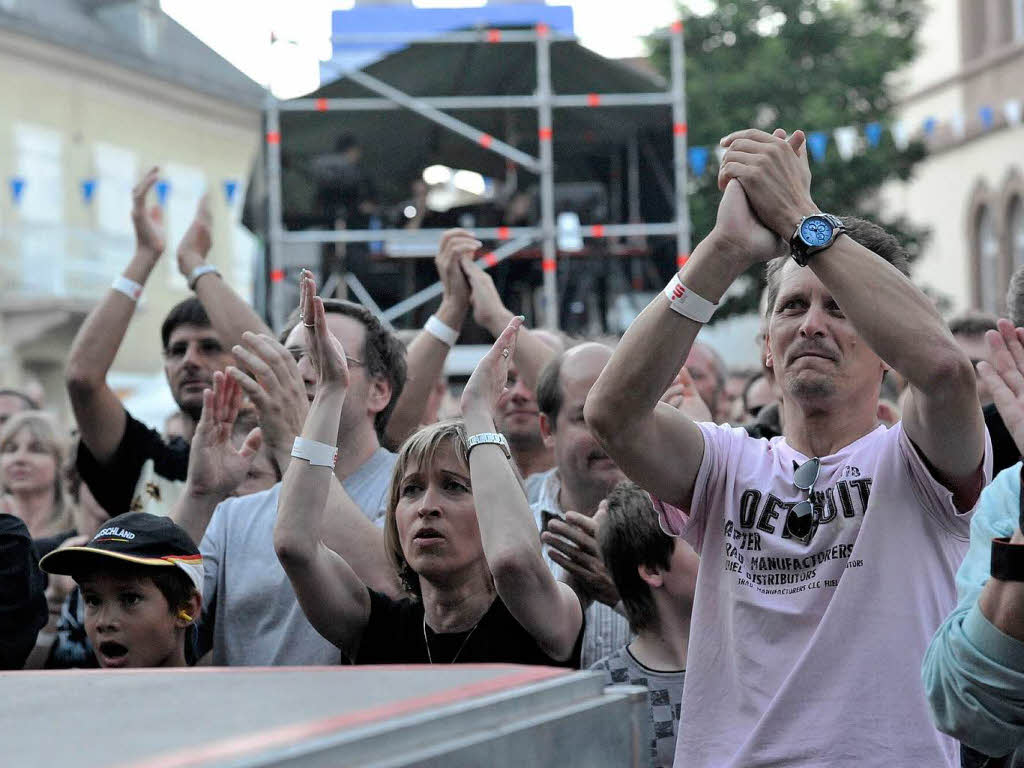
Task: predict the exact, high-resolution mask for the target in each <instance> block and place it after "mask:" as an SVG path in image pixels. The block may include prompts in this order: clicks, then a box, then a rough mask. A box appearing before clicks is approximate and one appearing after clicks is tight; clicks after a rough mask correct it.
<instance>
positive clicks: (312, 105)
mask: <svg viewBox="0 0 1024 768" xmlns="http://www.w3.org/2000/svg"><path fill="white" fill-rule="evenodd" d="M347 74H348V73H346V72H343V71H339V72H338V76H339V77H342V76H346V75H347ZM416 100H417V101H418V102H419V103H420V104H424V105H426V106H428V107H434V108H435V109H447V110H455V109H531V108H533V107H536V106H537V96H536V95H535V94H534V95H529V96H418V97H416ZM671 103H672V94H671V93H670V92H665V93H659V92H656V91H655V92H650V93H567V94H556V95H552V97H551V106H552V107H554V108H555V109H575V108H580V109H595V108H597V109H600V108H601V107H656V106H658V105H660V104H664V105H670V104H671ZM403 106H404V105H402V104H398V103H396V102H394V101H391V100H390V99H387V98H383V97H376V96H365V97H352V98H317V99H310V98H303V99H289V100H288V101H285V102H282V103H281V104H280V105H279V109H280V110H281V111H282V112H334V111H342V112H366V111H381V110H394V109H402V108H403Z"/></svg>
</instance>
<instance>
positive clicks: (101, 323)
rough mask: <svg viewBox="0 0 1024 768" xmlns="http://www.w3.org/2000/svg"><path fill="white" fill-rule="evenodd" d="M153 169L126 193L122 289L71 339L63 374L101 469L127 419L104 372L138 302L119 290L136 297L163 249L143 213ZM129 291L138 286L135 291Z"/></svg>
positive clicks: (153, 218) (155, 222)
mask: <svg viewBox="0 0 1024 768" xmlns="http://www.w3.org/2000/svg"><path fill="white" fill-rule="evenodd" d="M159 172H160V171H159V169H158V168H150V169H149V172H148V173H146V175H145V176H144V177H143V178H142V181H140V182H139V183H138V184H137V185H136V186H135V188H134V189H133V190H132V223H133V224H134V226H135V255H134V256H133V257H132V260H131V261H130V262H129V263H128V266H127V267H126V268H125V270H124V272H123V273H122V274H121V276H120V279H119V282H121V287H122V288H123V291H122V290H115V289H114V288H111V289H110V290H108V291H107V293H106V295H104V297H103V300H102V301H100V303H99V304H98V305H97V306H96V308H95V309H93V310H92V312H90V313H89V316H88V317H87V318H86V319H85V323H83V324H82V327H81V328H79V329H78V333H77V334H75V340H74V341H73V342H72V343H71V352H70V354H69V355H68V363H67V367H66V369H65V381H66V384H67V388H68V395H69V396H70V398H71V407H72V409H73V410H74V412H75V421H76V422H78V429H79V432H80V434H81V438H82V442H84V443H85V445H86V447H87V448H88V449H89V451H90V453H92V455H93V456H94V457H95V458H96V460H97V461H98V462H100V463H101V464H103V463H106V462H108V461H110V459H111V458H112V457H113V455H114V452H115V451H116V450H117V446H118V445H120V443H121V438H122V437H123V436H124V429H125V424H126V423H127V415H126V414H125V410H124V406H123V405H122V404H121V401H120V400H119V399H118V397H117V395H115V394H114V392H113V390H112V389H110V387H109V386H108V385H107V373H108V372H109V371H110V366H111V365H113V364H114V358H115V357H116V356H117V350H118V349H119V348H120V346H121V342H122V341H123V340H124V335H125V332H126V331H127V330H128V324H129V323H130V322H131V319H132V315H133V314H134V313H135V305H136V302H137V300H138V296H137V295H136V296H135V297H134V298H132V297H130V296H129V295H128V294H127V293H125V292H124V291H128V292H129V293H131V292H132V291H133V290H135V291H136V292H137V293H138V294H141V291H142V286H144V285H145V284H146V280H148V279H149V275H150V273H152V271H153V268H154V267H155V266H156V263H157V261H158V260H159V259H160V255H161V254H162V253H163V252H164V248H165V247H166V239H165V236H164V230H163V226H162V225H161V223H160V209H159V208H154V209H153V210H151V211H147V210H146V196H147V195H148V194H149V190H150V189H152V188H153V185H154V184H156V180H157V177H158V175H159ZM134 286H138V288H137V289H135V288H134Z"/></svg>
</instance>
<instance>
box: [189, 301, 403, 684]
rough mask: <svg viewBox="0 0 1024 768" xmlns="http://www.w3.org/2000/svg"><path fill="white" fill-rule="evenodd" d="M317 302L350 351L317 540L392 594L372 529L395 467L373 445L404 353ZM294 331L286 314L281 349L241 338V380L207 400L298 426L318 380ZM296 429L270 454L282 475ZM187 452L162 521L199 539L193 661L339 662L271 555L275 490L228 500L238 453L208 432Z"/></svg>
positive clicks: (349, 306) (347, 311) (393, 583)
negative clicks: (180, 488) (237, 392)
mask: <svg viewBox="0 0 1024 768" xmlns="http://www.w3.org/2000/svg"><path fill="white" fill-rule="evenodd" d="M323 302H324V309H325V311H326V313H327V324H328V326H329V327H330V329H331V333H333V334H334V336H335V337H336V338H337V339H338V340H339V341H341V343H342V345H343V346H344V348H345V350H346V351H347V353H348V355H347V359H348V370H349V384H348V390H347V392H346V395H345V404H344V407H343V408H342V411H341V421H340V424H339V428H338V440H337V445H338V452H337V459H336V463H335V466H334V476H335V477H336V478H337V482H336V483H334V485H333V488H332V495H331V500H330V501H329V502H328V503H329V506H330V509H331V512H332V514H331V515H330V516H329V517H328V519H327V520H326V521H325V525H324V530H323V531H321V536H322V537H323V540H324V541H325V542H326V543H327V545H328V546H329V547H331V549H333V550H334V551H336V552H339V553H341V554H342V555H343V556H344V557H345V560H346V562H348V563H349V564H350V565H351V566H352V568H353V569H354V570H355V571H356V573H357V574H359V577H360V578H361V579H362V580H363V581H364V583H366V584H368V585H369V586H371V587H372V588H373V589H375V590H377V591H378V592H383V593H386V594H388V595H397V593H398V584H397V575H396V574H395V571H394V567H393V566H392V565H391V563H390V561H389V560H388V558H387V555H386V554H385V550H384V539H383V533H382V531H381V529H380V528H379V527H378V525H381V524H382V523H383V517H384V512H385V508H386V505H387V491H388V486H389V483H390V480H391V471H392V468H393V467H394V463H395V454H393V453H391V452H390V451H388V450H387V449H386V448H384V447H383V446H382V445H381V436H382V435H383V434H384V428H385V426H386V425H387V422H388V418H389V417H390V415H391V413H392V411H393V410H394V407H395V402H396V401H397V400H398V398H399V395H400V394H401V392H402V388H403V386H404V384H405V372H406V369H405V349H404V347H403V346H402V344H401V342H399V341H398V339H397V338H396V337H395V336H394V334H392V333H391V332H390V331H388V330H387V329H386V328H384V327H383V326H382V325H381V323H380V321H379V320H378V319H377V318H376V317H375V316H374V315H373V313H371V312H370V311H369V310H367V309H366V308H365V307H362V306H360V305H358V304H353V303H351V302H348V301H341V300H338V299H324V300H323ZM303 322H306V321H304V320H303V319H302V318H301V317H300V316H299V314H298V312H297V311H296V312H295V313H293V315H292V318H291V319H290V320H289V322H288V325H287V328H286V330H285V331H284V333H283V334H282V335H281V339H282V342H283V343H278V342H277V341H275V340H274V339H272V338H270V337H268V336H264V335H257V334H252V333H247V334H244V337H243V343H242V344H241V345H239V346H236V347H235V348H234V352H235V355H236V356H237V357H238V358H239V360H240V361H241V362H242V363H243V364H244V365H245V366H246V367H247V368H248V369H249V371H251V375H250V374H248V373H245V372H243V371H242V370H240V369H239V368H235V367H229V368H228V369H227V372H226V374H227V375H226V377H225V378H224V379H221V378H220V377H218V380H217V382H216V387H215V392H214V394H213V400H214V402H223V401H224V398H223V397H221V399H219V400H218V395H222V394H223V391H224V390H225V389H229V390H230V388H232V387H235V386H238V387H240V388H241V389H242V391H244V392H245V394H247V395H248V396H249V398H250V399H251V400H252V401H253V403H254V404H255V405H256V408H257V409H258V410H259V411H260V413H261V414H270V413H272V412H273V410H274V407H275V404H276V405H277V406H278V407H279V408H280V409H282V410H285V411H290V412H291V413H290V415H286V416H282V417H280V418H278V417H273V418H272V420H273V421H276V422H287V423H292V424H294V422H295V420H296V414H297V418H298V423H299V425H300V427H301V424H302V421H303V420H304V419H305V417H306V409H307V407H308V403H309V402H310V401H312V398H313V393H314V390H315V388H316V372H315V371H314V370H313V367H312V364H311V363H310V361H309V358H308V356H307V355H306V353H305V349H304V348H303V344H304V333H305V329H304V328H303V327H302V324H303ZM229 399H230V398H229ZM234 418H235V414H234V412H233V409H231V408H218V409H217V410H216V412H215V415H214V416H212V417H211V420H214V419H215V420H217V421H223V423H224V425H225V429H224V430H222V431H223V432H225V433H230V425H231V423H233V421H234ZM204 420H205V417H204ZM265 431H266V430H265V428H264V432H265ZM298 431H300V430H294V431H293V432H292V433H291V434H290V435H289V436H288V440H287V446H286V447H285V448H284V450H283V456H282V455H281V453H282V451H281V449H280V448H275V449H274V450H273V452H274V454H275V456H277V458H278V462H279V464H280V465H281V466H284V465H285V462H287V461H288V460H289V457H290V456H291V455H292V454H291V452H292V441H293V440H294V438H295V437H296V434H297V432H298ZM192 451H193V456H194V459H195V460H194V461H193V462H192V463H191V465H190V466H189V473H188V481H187V482H186V485H185V491H184V493H183V494H182V497H181V500H180V501H179V503H178V505H177V506H176V507H175V509H174V511H173V513H172V517H173V518H174V520H175V522H177V523H178V524H179V525H181V526H182V527H183V528H184V529H185V530H186V531H188V533H189V534H190V535H191V536H192V537H193V538H194V539H196V540H197V541H200V544H199V551H200V553H201V554H202V556H203V565H204V567H205V569H206V576H205V580H204V586H203V618H202V621H201V623H200V633H199V634H200V642H199V645H200V651H201V653H205V652H207V651H209V650H211V649H212V662H213V664H215V665H217V666H238V665H243V666H253V665H256V666H278V665H289V666H291V665H316V664H337V663H339V661H340V660H341V655H340V651H339V650H338V648H337V647H336V646H335V645H334V644H333V643H331V642H329V641H327V640H325V639H324V638H323V637H322V636H321V635H320V634H319V633H318V632H317V631H316V630H315V629H313V626H312V625H311V624H310V623H309V621H308V620H307V619H306V616H305V614H304V613H303V611H302V608H301V607H300V606H299V604H298V601H297V598H296V596H295V591H294V589H293V588H292V585H291V582H290V581H289V580H288V577H287V575H285V572H284V569H283V568H282V567H281V564H280V563H279V562H278V559H277V556H276V555H275V554H274V524H275V522H276V521H277V502H278V498H279V496H280V493H281V483H280V482H279V483H277V484H276V485H274V487H273V488H270V489H269V490H266V491H262V492H260V493H253V494H250V495H248V496H243V497H240V498H228V495H229V493H230V491H231V489H232V488H233V487H234V485H235V484H237V482H238V479H239V478H240V477H242V476H244V473H245V471H246V469H247V466H246V462H245V461H243V460H242V459H243V455H242V452H240V451H236V450H235V448H234V446H232V445H231V444H230V443H229V442H228V441H227V440H223V439H220V440H218V439H216V434H215V432H214V431H212V430H208V429H200V430H199V431H197V433H196V437H195V440H194V441H193V446H192Z"/></svg>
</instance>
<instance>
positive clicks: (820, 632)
mask: <svg viewBox="0 0 1024 768" xmlns="http://www.w3.org/2000/svg"><path fill="white" fill-rule="evenodd" d="M722 144H723V146H724V147H725V149H726V152H725V156H724V158H723V163H722V166H721V171H720V179H719V181H720V186H721V187H722V189H723V197H722V201H721V204H720V206H719V210H718V218H717V221H716V224H715V227H714V229H713V230H712V232H711V234H710V235H709V236H708V237H707V238H706V239H705V240H704V241H703V242H702V243H701V244H700V245H698V246H697V248H696V249H695V250H694V252H693V254H692V255H691V257H690V258H689V260H688V261H687V263H686V264H685V265H684V267H683V268H682V269H681V270H680V272H679V273H678V274H677V275H676V276H675V277H674V278H673V280H672V281H671V282H670V283H669V286H668V287H667V289H666V292H665V295H663V296H659V297H658V298H656V299H655V300H654V301H653V302H652V303H651V304H650V305H649V306H648V307H647V308H646V309H645V310H644V312H643V313H642V314H641V315H640V316H639V317H638V318H637V320H636V321H635V322H634V323H633V324H632V326H631V327H630V328H629V330H628V331H627V333H626V335H625V337H624V338H623V340H622V342H621V343H620V344H619V346H618V348H617V349H616V351H615V354H614V356H613V357H612V359H611V361H610V362H609V363H608V366H607V367H606V368H605V370H604V372H603V373H602V375H601V377H600V379H599V380H598V382H597V384H595V386H594V388H593V390H592V392H591V394H590V397H589V398H588V400H587V404H586V409H585V415H586V418H587V421H588V423H589V424H590V425H591V426H592V427H593V428H594V430H595V432H596V434H597V435H598V437H599V439H600V440H601V442H602V443H603V444H604V446H605V448H606V449H607V451H608V453H609V455H610V456H611V457H612V458H613V459H614V460H615V461H616V462H617V463H618V465H619V466H620V467H622V469H623V470H624V471H625V472H626V474H627V475H628V476H629V477H630V478H631V479H633V480H634V481H635V482H637V483H638V484H640V485H641V486H642V487H644V488H645V489H647V490H648V491H650V492H651V494H652V496H653V497H654V498H655V499H656V500H658V499H660V500H661V501H660V502H657V507H658V508H659V511H660V522H661V524H662V526H663V527H664V529H665V530H666V532H668V533H670V534H673V535H680V536H683V537H684V538H686V540H687V541H688V542H690V543H691V545H693V547H694V549H696V550H697V552H698V553H699V554H700V556H701V563H700V568H699V572H698V584H697V590H696V602H695V605H694V613H693V624H692V629H691V632H690V643H689V649H688V659H687V676H686V687H685V689H684V692H683V702H682V714H681V718H680V722H681V732H680V735H679V739H678V742H677V750H676V764H677V765H681V766H686V767H687V768H703V767H704V766H715V767H716V768H721V767H723V766H735V767H738V766H752V765H764V766H768V765H771V766H820V765H829V766H836V767H839V768H845V767H849V768H852V767H853V766H857V768H863V767H864V766H893V765H901V766H903V765H908V766H909V765H928V766H948V767H949V768H953V767H954V766H958V765H959V752H958V749H957V745H956V743H955V742H954V741H953V740H952V739H950V738H948V737H946V736H943V735H942V734H939V733H938V732H937V731H936V730H935V728H934V726H933V725H932V723H931V720H930V717H929V713H928V707H927V703H926V700H925V696H924V690H923V688H922V685H921V681H920V676H919V675H918V674H917V672H916V670H917V669H918V668H919V663H920V659H921V658H922V656H923V655H924V651H925V648H927V645H928V641H929V640H930V637H931V634H932V632H934V630H935V629H936V627H938V625H939V623H940V622H941V621H942V619H943V617H944V616H945V614H946V613H947V612H948V611H949V610H950V608H952V606H953V604H954V601H955V588H954V580H953V574H954V571H955V569H956V567H957V565H958V564H959V562H960V559H961V558H962V556H963V554H964V552H965V551H966V544H967V535H968V527H969V523H970V512H971V510H972V509H973V507H974V505H975V503H976V501H977V499H978V496H979V494H980V492H981V488H982V487H983V486H984V484H985V481H986V480H987V479H988V477H989V476H990V472H991V459H990V457H989V456H988V453H987V449H986V436H985V430H984V424H983V421H982V416H981V408H980V406H979V403H978V399H977V392H976V387H975V379H974V372H973V370H972V369H971V366H970V362H969V360H968V359H967V356H966V355H964V354H963V352H962V351H961V350H960V348H959V347H958V346H957V345H956V342H955V341H954V340H953V339H952V337H951V335H950V334H949V331H948V330H947V329H946V327H945V325H944V324H943V322H942V320H941V318H940V317H939V316H938V314H937V312H936V311H935V309H934V306H933V305H932V302H931V301H930V300H929V299H928V298H927V297H926V296H925V295H924V294H923V293H922V292H921V291H919V290H918V289H917V288H915V287H914V285H913V284H912V283H911V282H910V281H909V280H908V279H907V277H906V255H905V253H904V252H903V250H902V249H901V248H900V246H899V245H898V243H897V242H896V241H895V239H893V238H892V237H891V236H889V235H887V234H886V233H885V232H884V231H882V230H881V229H880V228H878V227H876V226H874V225H872V224H869V223H868V222H865V221H862V220H859V219H853V218H844V219H838V218H837V217H834V216H831V215H828V214H822V213H821V212H820V211H819V209H818V208H817V207H816V206H815V205H814V202H813V200H812V198H811V196H810V170H809V168H808V165H807V159H806V151H805V146H804V135H803V133H802V132H800V131H798V132H796V133H795V134H794V135H793V136H791V137H788V138H787V137H786V135H785V133H784V132H781V131H777V132H776V133H775V134H773V135H770V134H767V133H764V132H761V131H756V130H750V131H742V132H740V133H738V134H733V135H731V136H728V137H726V138H725V139H723V142H722ZM786 252H789V253H791V255H792V258H789V257H783V258H776V257H778V256H782V255H783V254H784V253H786ZM762 261H764V262H769V263H768V268H767V281H768V301H767V310H766V314H767V319H768V322H767V347H768V351H767V361H766V362H767V365H768V366H769V367H770V368H771V369H772V371H773V372H774V374H775V378H776V380H777V382H778V384H779V388H780V390H781V394H782V414H783V418H782V426H783V436H782V437H778V438H775V439H772V440H758V439H754V438H751V437H750V436H749V435H748V434H747V433H746V431H745V430H743V429H741V428H731V427H728V426H726V425H721V426H718V425H713V424H706V423H702V424H697V423H695V422H693V421H691V420H689V419H687V418H686V417H685V416H684V415H683V414H681V413H679V412H678V411H675V410H671V409H667V408H666V407H665V406H659V405H658V404H657V403H658V398H659V396H660V394H661V392H662V391H663V390H664V388H665V386H666V383H667V382H668V381H670V380H671V378H672V376H674V375H675V372H676V371H677V370H678V368H679V365H680V363H681V362H682V360H683V359H684V358H685V357H686V355H687V352H688V351H689V349H690V346H691V345H692V343H693V341H694V339H695V337H696V336H697V333H698V331H699V330H700V327H701V325H702V324H703V323H706V322H707V321H708V320H709V319H710V317H711V314H712V313H713V310H714V308H715V302H717V301H719V300H720V299H721V297H722V295H723V294H724V292H725V291H726V289H727V288H728V287H729V285H730V284H731V283H732V282H733V281H734V280H735V279H737V278H738V277H739V276H740V275H742V274H744V273H745V272H746V270H747V269H748V268H749V267H751V266H753V265H754V264H757V263H758V262H762ZM890 366H892V367H893V368H895V369H896V370H897V371H899V372H900V373H902V374H903V375H904V376H905V377H906V378H907V380H908V381H909V383H910V388H911V393H910V395H909V397H908V400H907V404H906V408H905V411H904V413H905V418H904V420H903V421H902V422H901V423H898V424H897V425H896V426H894V427H893V428H891V429H887V428H886V427H884V426H878V425H877V406H878V396H879V388H880V386H881V382H882V376H883V374H884V372H885V371H886V370H887V369H888V368H889V367H890Z"/></svg>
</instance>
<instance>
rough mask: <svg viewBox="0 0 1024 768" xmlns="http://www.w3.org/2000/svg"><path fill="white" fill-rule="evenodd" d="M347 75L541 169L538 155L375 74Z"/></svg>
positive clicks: (525, 164) (356, 72)
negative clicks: (507, 141) (448, 112)
mask: <svg viewBox="0 0 1024 768" xmlns="http://www.w3.org/2000/svg"><path fill="white" fill-rule="evenodd" d="M344 74H345V77H347V78H349V79H350V80H353V81H355V82H357V83H359V84H360V85H361V86H363V87H364V88H368V89H369V90H371V91H373V92H374V93H379V94H380V95H381V96H383V97H384V98H386V99H390V100H391V101H393V102H395V103H396V104H401V105H402V106H403V107H406V108H407V109H410V110H412V111H413V112H415V113H416V114H418V115H422V116H423V117H425V118H427V119H428V120H432V121H433V122H435V123H437V124H438V125H441V126H444V127H445V128H447V129H448V130H450V131H454V132H455V133H457V134H459V135H460V136H465V137H466V138H467V139H469V140H470V141H475V142H476V143H477V144H479V145H480V146H482V147H483V148H484V149H489V150H491V151H492V152H497V153H498V154H499V155H503V156H505V157H507V158H508V159H509V160H512V161H514V162H516V163H519V164H520V165H521V166H523V167H524V168H528V169H530V170H531V171H533V172H534V173H537V172H539V171H540V163H539V162H538V161H537V158H535V157H530V155H528V154H526V153H525V152H522V151H520V150H518V149H516V148H515V147H513V146H512V145H511V144H506V143H505V142H503V141H500V140H499V139H496V138H494V137H493V136H491V135H490V134H489V133H484V132H483V131H481V130H478V129H477V128H474V127H473V126H471V125H469V124H468V123H464V122H462V121H461V120H459V119H457V118H454V117H452V116H451V115H448V114H445V113H444V112H442V111H441V110H439V109H435V108H434V107H431V106H430V105H428V104H424V103H423V101H422V100H421V99H417V98H415V97H413V96H410V95H409V94H407V93H404V92H403V91H400V90H398V89H397V88H395V87H393V86H391V85H388V84H387V83H385V82H383V81H381V80H378V79H377V78H376V77H374V76H373V75H368V74H366V73H365V72H362V71H360V70H358V69H353V70H350V71H348V72H346V73H344Z"/></svg>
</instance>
